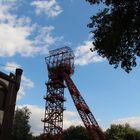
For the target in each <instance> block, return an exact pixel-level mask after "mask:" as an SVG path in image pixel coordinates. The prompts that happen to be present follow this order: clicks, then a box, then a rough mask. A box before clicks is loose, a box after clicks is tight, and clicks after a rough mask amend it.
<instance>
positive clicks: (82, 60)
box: [74, 41, 104, 65]
mask: <svg viewBox="0 0 140 140" xmlns="http://www.w3.org/2000/svg"><path fill="white" fill-rule="evenodd" d="M90 48H93V44H92V41H86V42H85V43H84V44H83V45H80V46H78V47H77V48H76V49H75V51H74V53H75V64H77V65H87V64H89V63H97V62H101V61H103V60H104V59H103V58H102V57H100V56H98V55H97V53H96V52H91V51H90Z"/></svg>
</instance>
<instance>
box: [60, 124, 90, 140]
mask: <svg viewBox="0 0 140 140" xmlns="http://www.w3.org/2000/svg"><path fill="white" fill-rule="evenodd" d="M63 135H64V136H63V140H90V139H89V137H88V134H87V131H86V129H85V127H82V126H70V127H69V128H68V129H66V130H64V134H63Z"/></svg>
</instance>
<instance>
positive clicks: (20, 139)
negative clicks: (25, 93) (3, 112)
mask: <svg viewBox="0 0 140 140" xmlns="http://www.w3.org/2000/svg"><path fill="white" fill-rule="evenodd" d="M30 114H31V112H30V111H29V109H28V108H27V107H23V108H21V109H19V108H18V109H17V110H16V111H15V117H14V123H13V133H12V137H13V140H31V139H32V135H31V133H30V125H29V118H30Z"/></svg>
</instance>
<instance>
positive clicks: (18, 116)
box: [12, 107, 140, 140]
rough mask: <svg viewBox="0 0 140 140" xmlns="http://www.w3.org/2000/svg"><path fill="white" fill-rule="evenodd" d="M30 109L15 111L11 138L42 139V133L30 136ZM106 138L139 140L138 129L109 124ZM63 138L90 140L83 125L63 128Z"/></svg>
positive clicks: (112, 139)
mask: <svg viewBox="0 0 140 140" xmlns="http://www.w3.org/2000/svg"><path fill="white" fill-rule="evenodd" d="M30 114H31V112H30V110H29V109H28V108H27V107H23V108H21V109H17V110H16V111H15V118H14V125H13V134H12V140H43V135H42V134H41V135H39V136H32V133H31V132H30V125H29V118H30ZM105 135H106V137H107V140H140V131H138V130H136V129H134V128H131V127H130V126H129V125H128V124H126V125H114V124H113V125H111V126H110V128H108V129H107V130H106V131H105ZM63 140H90V138H89V136H88V134H87V131H86V129H85V127H83V126H70V127H69V128H68V129H66V130H64V133H63Z"/></svg>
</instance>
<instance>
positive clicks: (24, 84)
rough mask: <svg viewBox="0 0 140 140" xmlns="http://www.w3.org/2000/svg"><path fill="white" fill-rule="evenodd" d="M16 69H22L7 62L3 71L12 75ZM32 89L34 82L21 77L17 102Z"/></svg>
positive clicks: (13, 63)
mask: <svg viewBox="0 0 140 140" xmlns="http://www.w3.org/2000/svg"><path fill="white" fill-rule="evenodd" d="M16 68H22V67H21V66H20V65H19V64H17V63H15V62H8V63H7V64H6V66H5V67H4V70H5V71H7V72H13V73H14V72H15V69H16ZM33 87H34V82H33V81H32V80H31V79H29V78H27V77H26V76H25V75H24V74H23V75H22V77H21V85H20V89H19V91H18V94H17V99H18V100H20V99H22V98H23V97H24V96H25V94H26V92H27V91H28V90H29V89H31V88H33Z"/></svg>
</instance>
